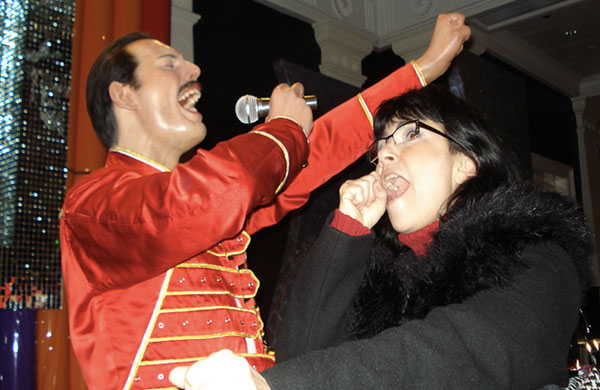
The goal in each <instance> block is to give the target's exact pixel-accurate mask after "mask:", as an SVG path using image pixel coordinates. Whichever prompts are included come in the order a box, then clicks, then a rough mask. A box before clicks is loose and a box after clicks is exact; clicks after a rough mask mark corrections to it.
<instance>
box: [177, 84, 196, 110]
mask: <svg viewBox="0 0 600 390" xmlns="http://www.w3.org/2000/svg"><path fill="white" fill-rule="evenodd" d="M201 96H202V94H201V93H200V91H198V90H197V89H191V90H189V91H186V92H185V93H183V94H182V95H181V96H179V99H178V100H179V103H180V104H182V107H183V108H185V109H186V110H188V111H194V112H197V111H198V110H196V103H197V102H198V100H200V97H201ZM184 102H185V103H184Z"/></svg>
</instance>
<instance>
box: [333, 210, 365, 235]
mask: <svg viewBox="0 0 600 390" xmlns="http://www.w3.org/2000/svg"><path fill="white" fill-rule="evenodd" d="M331 227H333V228H335V229H337V230H339V231H340V232H342V233H345V234H347V235H349V236H354V237H357V236H364V235H367V234H371V229H369V228H368V227H366V226H364V225H363V224H362V223H360V222H358V221H357V220H356V219H354V218H352V217H350V216H349V215H346V214H344V213H342V212H341V211H340V209H336V210H335V213H334V214H333V219H332V220H331Z"/></svg>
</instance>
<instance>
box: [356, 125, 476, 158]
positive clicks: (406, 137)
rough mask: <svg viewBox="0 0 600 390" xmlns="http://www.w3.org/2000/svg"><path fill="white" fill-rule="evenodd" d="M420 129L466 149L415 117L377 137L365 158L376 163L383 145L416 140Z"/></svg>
mask: <svg viewBox="0 0 600 390" xmlns="http://www.w3.org/2000/svg"><path fill="white" fill-rule="evenodd" d="M421 129H425V130H429V131H431V132H432V133H435V134H437V135H441V136H442V137H444V138H446V139H447V140H448V141H450V142H453V143H455V144H456V145H458V146H459V147H460V148H461V149H463V150H465V151H466V150H467V148H465V147H464V146H463V145H461V143H460V142H458V141H457V140H455V139H454V138H452V137H451V136H449V135H448V134H446V133H444V132H442V131H440V130H438V129H436V128H435V127H431V126H429V125H428V124H427V123H423V122H421V121H420V120H418V119H415V120H412V121H408V122H403V123H400V124H399V125H398V127H396V129H395V130H394V131H393V132H392V134H390V135H387V136H385V137H380V138H377V139H376V140H375V142H373V144H372V145H371V147H370V148H369V150H368V152H367V158H368V159H369V162H370V163H371V164H375V165H376V164H377V154H378V152H379V150H380V149H381V148H382V147H383V146H384V145H387V144H389V143H391V142H393V143H394V145H398V144H404V143H407V142H410V141H414V140H416V139H417V138H419V135H420V134H421Z"/></svg>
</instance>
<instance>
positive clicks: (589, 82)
mask: <svg viewBox="0 0 600 390" xmlns="http://www.w3.org/2000/svg"><path fill="white" fill-rule="evenodd" d="M580 92H581V94H582V95H587V96H597V95H600V73H596V74H595V75H592V76H587V77H584V78H583V80H582V81H581V88H580Z"/></svg>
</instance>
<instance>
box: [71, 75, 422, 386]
mask: <svg viewBox="0 0 600 390" xmlns="http://www.w3.org/2000/svg"><path fill="white" fill-rule="evenodd" d="M420 86H421V83H420V81H419V79H418V77H417V75H416V73H415V71H414V69H413V68H412V66H410V65H407V66H405V67H403V68H401V69H399V70H398V71H396V72H395V73H393V74H392V75H390V76H388V77H387V78H386V79H385V80H384V81H382V82H380V83H378V84H377V85H375V86H373V87H371V88H369V89H368V90H366V91H364V92H363V93H362V94H360V95H358V96H357V97H356V98H353V99H351V100H349V101H348V102H346V103H344V104H342V105H341V106H339V107H338V108H336V109H334V110H332V111H331V112H329V113H327V114H325V115H324V116H322V117H321V118H319V119H318V120H317V121H315V123H314V128H313V131H312V133H311V135H310V137H309V139H310V155H309V156H308V165H307V166H306V168H304V169H301V166H302V165H303V163H305V162H306V154H307V152H308V148H307V145H306V141H305V140H304V139H303V137H304V136H303V134H302V132H301V129H300V128H299V126H297V125H296V124H294V123H292V122H291V121H288V120H286V119H275V120H273V121H271V122H269V123H268V124H262V125H259V126H257V127H255V129H254V130H253V132H251V133H249V134H244V135H241V136H238V137H235V138H233V139H231V140H228V141H225V142H222V143H220V144H218V145H217V146H216V147H215V148H213V149H211V150H210V151H205V150H199V151H198V152H197V155H195V156H194V157H193V158H192V159H191V160H190V161H189V162H187V163H184V164H178V165H177V166H176V167H175V168H174V169H173V170H172V171H170V172H168V171H166V169H165V168H164V167H161V166H160V165H159V164H156V163H154V162H152V161H149V160H147V159H145V158H144V157H143V156H138V155H135V154H134V153H132V152H130V151H127V150H119V149H117V150H112V151H111V152H110V153H109V154H108V157H107V162H106V167H104V168H101V169H99V170H97V171H95V172H93V173H91V174H90V175H88V176H87V177H85V178H84V179H82V180H80V181H79V182H78V183H77V184H76V185H75V186H74V187H73V188H72V189H71V190H69V192H68V193H67V196H66V198H65V202H64V205H63V210H62V214H63V217H62V218H61V251H62V262H63V275H64V281H65V288H66V294H67V302H68V309H69V326H70V336H71V341H72V343H73V348H74V350H75V354H76V356H77V359H78V361H79V363H80V366H81V369H82V372H83V375H84V378H85V380H86V384H87V385H88V387H89V388H90V389H92V390H93V389H118V388H127V389H130V388H131V389H174V387H172V385H171V384H170V382H169V381H168V374H169V371H170V370H171V369H172V368H173V367H175V366H178V365H187V364H191V363H192V362H194V361H196V360H198V359H201V358H203V357H206V356H208V355H209V354H210V353H212V352H214V351H217V350H220V349H224V348H227V349H231V350H232V351H234V352H236V353H238V354H241V355H242V356H245V357H246V358H247V359H248V360H249V362H250V364H251V365H254V366H256V367H257V369H259V370H262V369H265V368H268V367H270V366H271V365H272V364H273V363H274V356H273V354H272V353H269V352H267V351H266V348H265V346H264V344H263V341H262V335H263V322H262V320H261V318H260V314H259V311H258V308H257V307H256V305H255V301H254V296H255V295H256V290H257V289H258V286H259V282H258V280H257V279H256V277H255V276H254V274H253V273H252V271H250V270H248V269H247V267H246V262H245V260H246V248H247V247H248V244H249V243H250V234H252V233H254V232H256V231H258V230H260V229H261V228H262V227H265V226H269V225H272V224H274V223H276V222H277V221H279V220H280V219H281V218H283V216H285V214H286V213H287V212H289V211H290V210H293V209H295V208H298V207H300V206H301V205H302V204H304V203H305V202H306V200H307V199H308V196H309V194H310V191H311V190H313V189H315V188H317V187H318V186H319V185H321V184H322V183H324V182H325V181H327V180H328V179H329V178H331V177H332V176H333V175H335V174H336V173H338V172H339V171H341V170H342V169H343V168H345V167H346V166H348V165H349V164H351V163H352V162H354V161H355V160H356V159H357V158H358V157H359V156H361V155H362V154H363V153H364V151H365V150H366V148H367V147H368V145H370V143H371V142H372V138H373V135H372V117H371V113H372V112H373V111H374V109H375V108H376V107H377V106H378V105H379V103H380V102H381V101H382V100H384V99H386V98H389V97H392V96H394V95H397V94H398V93H401V92H402V91H404V90H407V89H410V88H416V87H420ZM299 171H300V173H299V174H298V176H297V177H295V179H294V180H293V181H291V183H290V180H292V179H293V178H294V176H295V175H296V173H297V172H299ZM282 189H283V191H281V192H279V191H280V190H282ZM277 193H278V195H277Z"/></svg>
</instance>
